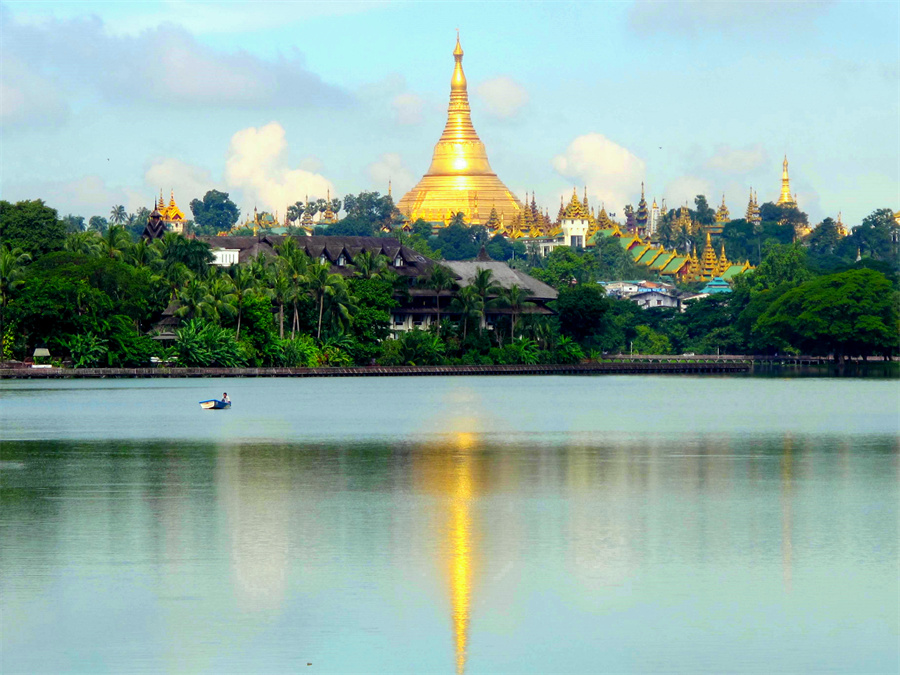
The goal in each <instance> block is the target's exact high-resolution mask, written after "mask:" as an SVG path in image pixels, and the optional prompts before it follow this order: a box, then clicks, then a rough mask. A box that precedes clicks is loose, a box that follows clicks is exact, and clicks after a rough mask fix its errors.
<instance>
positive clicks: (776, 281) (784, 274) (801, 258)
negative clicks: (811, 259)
mask: <svg viewBox="0 0 900 675" xmlns="http://www.w3.org/2000/svg"><path fill="white" fill-rule="evenodd" d="M811 277H812V272H810V270H809V266H808V264H807V258H806V248H805V247H804V246H803V245H801V244H799V243H794V244H771V245H769V246H768V247H767V249H766V255H765V257H764V258H763V261H762V262H761V263H760V264H759V267H757V268H756V269H755V270H754V271H753V272H752V273H751V274H750V275H748V279H747V280H748V282H749V283H750V284H751V286H752V287H753V288H754V289H756V290H767V289H772V288H775V287H777V286H780V285H782V284H789V285H791V286H796V285H797V284H800V283H803V282H804V281H806V280H807V279H810V278H811Z"/></svg>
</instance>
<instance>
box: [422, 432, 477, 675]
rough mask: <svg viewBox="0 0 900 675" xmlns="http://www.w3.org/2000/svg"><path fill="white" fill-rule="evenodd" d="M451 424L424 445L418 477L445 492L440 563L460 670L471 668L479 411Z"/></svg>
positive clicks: (432, 489) (442, 494)
mask: <svg viewBox="0 0 900 675" xmlns="http://www.w3.org/2000/svg"><path fill="white" fill-rule="evenodd" d="M446 428H449V429H454V430H455V431H453V432H451V433H449V434H448V435H447V436H445V437H443V438H442V439H441V440H440V441H438V442H436V443H434V444H429V445H425V446H422V447H421V448H420V452H418V453H417V455H416V464H415V466H416V469H415V471H416V474H417V480H419V481H420V485H421V487H422V488H424V489H425V491H426V492H429V493H431V494H434V495H437V496H439V497H441V498H442V499H440V500H439V501H438V502H437V503H438V509H439V511H438V513H437V517H438V521H439V523H440V524H439V526H438V531H440V532H441V533H442V534H441V537H442V539H443V542H442V543H443V545H442V546H439V547H438V551H439V552H440V553H439V554H440V556H441V559H440V564H441V567H443V568H444V570H445V571H446V575H447V582H448V584H449V590H450V611H451V619H452V623H453V648H454V653H455V661H456V672H457V673H458V674H460V675H461V674H462V673H464V672H465V669H466V658H467V650H468V642H469V621H470V609H471V599H472V585H473V578H474V571H475V565H474V557H475V552H476V551H475V534H474V529H475V528H474V524H473V514H472V505H473V500H474V499H475V498H476V497H477V494H478V487H477V486H478V480H477V476H476V462H477V460H476V450H475V447H476V443H477V436H476V434H475V433H473V432H471V431H460V430H459V429H476V430H477V429H478V428H479V419H478V418H477V417H471V418H468V417H467V418H465V419H464V418H462V417H455V418H453V419H448V420H447V423H446Z"/></svg>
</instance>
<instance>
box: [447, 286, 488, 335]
mask: <svg viewBox="0 0 900 675" xmlns="http://www.w3.org/2000/svg"><path fill="white" fill-rule="evenodd" d="M450 309H451V310H452V311H454V312H459V314H460V322H461V323H462V327H463V342H465V341H466V335H467V334H468V328H469V319H476V320H478V326H479V327H480V326H481V317H482V316H484V300H483V299H482V297H481V296H480V295H479V293H478V290H477V289H476V288H475V285H474V284H472V285H470V286H465V287H464V288H461V289H460V290H459V293H457V294H456V297H455V298H453V302H452V303H450Z"/></svg>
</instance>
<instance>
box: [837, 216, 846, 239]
mask: <svg viewBox="0 0 900 675" xmlns="http://www.w3.org/2000/svg"><path fill="white" fill-rule="evenodd" d="M835 226H836V227H837V233H838V236H839V237H846V236H847V234H848V232H847V226H846V225H844V221H843V220H841V212H840V211H838V217H837V222H836V223H835Z"/></svg>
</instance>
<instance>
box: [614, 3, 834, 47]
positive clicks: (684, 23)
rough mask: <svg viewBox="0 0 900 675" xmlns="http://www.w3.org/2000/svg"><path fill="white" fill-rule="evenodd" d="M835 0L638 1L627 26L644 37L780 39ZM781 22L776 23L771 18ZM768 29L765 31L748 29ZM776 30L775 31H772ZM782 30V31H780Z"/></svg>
mask: <svg viewBox="0 0 900 675" xmlns="http://www.w3.org/2000/svg"><path fill="white" fill-rule="evenodd" d="M833 4H834V0H805V1H803V2H788V1H786V0H754V1H753V2H748V1H746V0H745V1H744V2H736V1H735V0H677V1H675V0H672V1H670V2H659V1H658V0H635V1H634V2H633V3H632V5H631V7H630V8H629V10H628V23H629V25H630V26H631V28H632V29H633V30H634V31H635V32H637V33H641V34H652V33H671V34H674V35H679V36H684V35H703V34H714V31H727V32H737V33H748V34H751V35H753V37H754V38H758V37H759V36H764V37H765V36H770V37H771V36H781V35H783V34H784V31H785V30H791V29H792V28H794V27H796V26H798V25H802V26H803V27H804V28H806V29H807V30H808V29H809V25H808V23H809V21H810V20H811V19H813V18H815V17H817V16H819V15H820V14H823V13H824V12H826V11H827V10H828V9H829V8H830V7H831V6H832V5H833ZM773 16H777V17H778V21H777V22H775V23H773V21H772V17H773ZM756 27H766V28H767V30H766V31H755V30H754V31H748V30H747V29H748V28H756ZM773 27H774V28H775V30H773ZM778 28H781V29H782V30H781V31H779V30H777V29H778Z"/></svg>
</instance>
